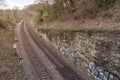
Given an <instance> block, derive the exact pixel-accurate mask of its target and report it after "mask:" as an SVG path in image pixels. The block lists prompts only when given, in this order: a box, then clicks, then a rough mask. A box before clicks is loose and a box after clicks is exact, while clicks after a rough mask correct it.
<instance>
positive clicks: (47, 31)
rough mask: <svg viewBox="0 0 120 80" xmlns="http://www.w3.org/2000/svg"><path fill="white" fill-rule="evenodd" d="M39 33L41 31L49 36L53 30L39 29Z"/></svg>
mask: <svg viewBox="0 0 120 80" xmlns="http://www.w3.org/2000/svg"><path fill="white" fill-rule="evenodd" d="M39 31H41V32H42V33H45V34H49V33H50V31H51V29H47V28H42V29H39Z"/></svg>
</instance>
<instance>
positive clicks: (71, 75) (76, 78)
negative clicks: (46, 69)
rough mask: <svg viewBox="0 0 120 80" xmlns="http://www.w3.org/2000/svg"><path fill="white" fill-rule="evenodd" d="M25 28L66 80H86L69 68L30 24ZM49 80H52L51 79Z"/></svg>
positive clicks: (27, 23)
mask: <svg viewBox="0 0 120 80" xmlns="http://www.w3.org/2000/svg"><path fill="white" fill-rule="evenodd" d="M25 27H26V29H27V31H28V33H29V34H30V36H31V38H32V39H33V41H34V42H35V43H36V45H37V46H38V47H39V49H41V50H42V51H43V52H44V54H45V55H46V56H47V57H48V59H49V60H50V61H51V62H52V63H53V64H54V65H55V66H56V70H57V71H58V72H59V73H60V74H61V75H62V77H63V78H64V79H65V80H85V79H83V78H82V77H81V76H80V75H78V74H77V73H76V72H75V71H74V70H73V69H72V68H71V67H70V66H68V65H67V64H66V63H65V62H64V61H63V60H62V59H61V58H60V57H59V56H58V55H56V54H55V52H54V51H53V50H51V49H50V48H49V47H48V46H47V44H45V42H44V41H43V40H42V39H41V38H40V37H39V36H38V35H37V34H36V33H35V32H34V30H33V29H32V28H31V26H30V23H29V22H26V26H25ZM24 33H25V32H24ZM32 53H34V52H32ZM32 55H33V54H31V56H32ZM33 56H35V55H33ZM39 62H40V61H39ZM41 63H42V62H41ZM36 66H37V65H36ZM46 74H48V73H46ZM48 76H49V74H48ZM46 80H47V79H46ZM48 80H51V78H50V79H48Z"/></svg>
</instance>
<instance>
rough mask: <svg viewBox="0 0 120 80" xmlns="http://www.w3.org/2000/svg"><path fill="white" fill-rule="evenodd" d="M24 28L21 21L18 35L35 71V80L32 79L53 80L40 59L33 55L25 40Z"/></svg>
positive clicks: (28, 43) (33, 51)
mask: <svg viewBox="0 0 120 80" xmlns="http://www.w3.org/2000/svg"><path fill="white" fill-rule="evenodd" d="M25 27H26V22H25V21H23V23H22V24H21V27H20V32H21V34H20V35H21V38H22V40H23V41H22V42H23V44H24V47H25V50H26V52H27V55H28V57H29V58H30V60H31V64H32V65H33V67H34V70H35V71H36V74H37V75H38V76H36V78H34V80H53V79H52V77H51V75H50V73H49V71H48V70H47V69H46V67H45V66H44V65H43V63H42V62H41V60H40V58H39V57H38V56H37V55H36V54H35V50H34V48H33V47H32V45H31V43H30V42H29V40H28V38H27V34H26V31H25Z"/></svg>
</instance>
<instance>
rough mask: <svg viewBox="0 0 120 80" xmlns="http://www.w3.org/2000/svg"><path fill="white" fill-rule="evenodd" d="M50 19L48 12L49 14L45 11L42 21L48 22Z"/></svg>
mask: <svg viewBox="0 0 120 80" xmlns="http://www.w3.org/2000/svg"><path fill="white" fill-rule="evenodd" d="M48 17H49V14H48V12H47V11H44V12H43V14H42V19H43V20H44V21H46V20H47V18H48Z"/></svg>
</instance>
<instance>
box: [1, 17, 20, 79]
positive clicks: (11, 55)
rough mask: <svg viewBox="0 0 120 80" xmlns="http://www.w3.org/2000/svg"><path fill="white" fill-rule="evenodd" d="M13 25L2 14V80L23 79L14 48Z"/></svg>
mask: <svg viewBox="0 0 120 80" xmlns="http://www.w3.org/2000/svg"><path fill="white" fill-rule="evenodd" d="M11 26H12V25H10V23H9V20H8V18H7V17H5V16H0V80H21V79H20V77H21V68H20V65H19V63H18V57H17V55H16V54H15V50H14V49H13V33H12V32H13V31H12V27H11Z"/></svg>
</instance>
